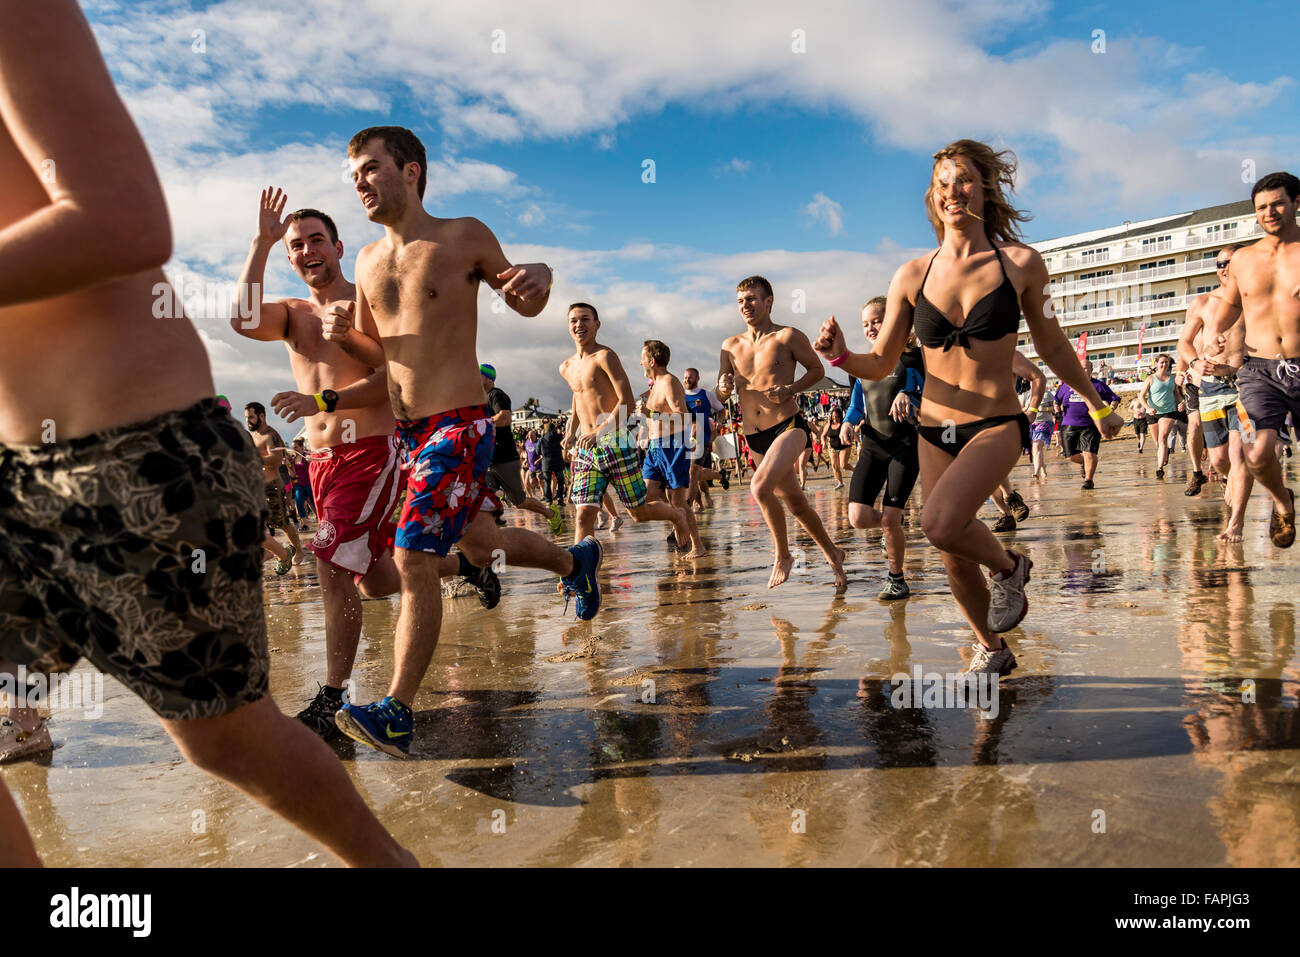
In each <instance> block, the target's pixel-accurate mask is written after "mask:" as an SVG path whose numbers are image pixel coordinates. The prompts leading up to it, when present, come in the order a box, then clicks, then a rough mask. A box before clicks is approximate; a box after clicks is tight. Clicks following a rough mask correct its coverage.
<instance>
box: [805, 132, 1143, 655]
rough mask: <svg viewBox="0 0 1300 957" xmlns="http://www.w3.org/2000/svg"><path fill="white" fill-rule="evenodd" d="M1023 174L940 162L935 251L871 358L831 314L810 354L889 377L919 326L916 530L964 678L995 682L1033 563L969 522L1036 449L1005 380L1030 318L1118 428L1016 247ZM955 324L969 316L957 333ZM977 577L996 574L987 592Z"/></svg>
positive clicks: (994, 157)
mask: <svg viewBox="0 0 1300 957" xmlns="http://www.w3.org/2000/svg"><path fill="white" fill-rule="evenodd" d="M1015 169H1016V166H1015V156H1014V155H1013V154H1011V153H1010V151H1004V152H1002V153H996V152H994V151H993V150H992V149H991V148H990V147H988V146H986V145H985V144H983V143H979V142H976V141H974V140H958V141H957V142H955V143H953V144H951V145H950V146H947V147H945V148H944V149H942V150H940V151H939V152H938V153H935V154H934V168H933V173H932V175H931V180H930V186H929V188H928V189H927V190H926V193H925V211H926V215H927V217H928V218H929V220H930V224H931V225H932V226H933V227H934V231H935V233H936V234H937V235H938V237H939V242H940V246H939V249H938V250H937V251H936V252H935V253H933V254H932V255H930V256H925V257H923V258H921V259H914V260H912V261H911V262H908V263H905V264H904V265H903V266H902V267H900V268H899V270H898V271H897V272H896V273H894V278H893V280H892V281H891V282H890V285H889V301H888V304H887V306H886V308H885V324H884V327H883V329H882V330H881V335H880V338H879V339H877V340H876V343H875V346H874V348H873V349H872V351H871V352H870V353H869V354H866V355H855V354H854V353H851V352H849V351H848V347H847V346H846V345H845V341H844V333H843V332H842V331H841V330H840V328H839V325H838V324H837V323H836V322H835V317H834V316H832V317H831V318H830V319H828V320H827V321H826V322H825V323H824V324H823V325H822V329H821V335H820V337H819V338H818V340H817V342H816V343H815V348H816V349H817V351H818V352H820V353H822V354H823V355H825V356H826V357H827V358H828V359H829V361H830V363H831V365H835V366H839V367H841V368H842V369H843V370H844V371H845V372H847V373H849V374H850V375H855V376H859V377H860V378H863V379H881V378H883V377H884V376H886V375H889V374H890V372H891V371H892V370H893V368H894V366H895V364H896V363H897V362H898V357H899V355H900V354H901V353H902V351H903V345H904V343H905V342H906V341H907V336H908V333H909V332H910V331H911V330H913V329H915V331H916V335H917V338H918V339H920V341H921V345H922V347H923V355H924V358H925V368H926V375H925V390H924V392H923V394H922V398H921V412H920V421H921V424H920V425H919V426H918V429H917V431H918V432H919V434H920V436H921V438H922V439H923V440H924V441H922V442H921V443H920V446H919V449H918V451H919V457H920V466H921V487H922V490H923V492H924V496H925V507H924V510H923V512H922V515H921V524H922V528H924V530H925V534H926V537H927V538H928V539H929V540H930V542H931V543H932V544H933V545H934V546H935V547H936V548H938V549H939V550H940V551H941V552H942V554H943V563H944V567H945V568H946V569H947V572H948V582H949V584H950V585H951V587H952V594H953V598H955V599H956V600H957V604H958V605H960V606H961V610H962V613H963V614H964V615H965V616H966V620H967V621H968V622H969V623H970V626H971V629H972V630H973V631H974V632H975V637H976V639H977V640H976V642H975V644H974V646H973V649H974V656H973V658H972V660H971V663H970V667H969V668H968V670H969V671H970V672H991V673H997V674H1007V673H1008V672H1010V671H1011V669H1012V668H1014V667H1015V666H1016V659H1015V656H1014V655H1013V654H1012V653H1011V649H1009V648H1008V647H1007V646H1006V643H1005V642H1004V641H1003V640H1002V638H1001V637H1000V633H1001V632H1004V631H1009V630H1010V629H1012V628H1014V627H1015V626H1016V625H1018V624H1019V623H1020V621H1021V619H1023V618H1024V616H1025V613H1026V612H1027V611H1028V609H1029V602H1028V599H1027V598H1026V597H1025V583H1026V582H1027V581H1028V580H1029V571H1030V569H1031V568H1032V567H1033V563H1032V562H1030V560H1029V559H1028V557H1026V556H1024V555H1021V554H1019V553H1016V552H1012V551H1009V550H1007V549H1006V548H1004V547H1003V546H1002V544H1001V543H1000V542H999V541H998V540H997V538H995V537H994V535H993V532H992V531H990V529H989V527H988V526H987V525H985V524H984V523H983V522H980V521H979V520H978V519H976V517H975V515H976V513H977V512H978V511H979V509H980V506H981V505H983V504H984V502H985V500H986V499H987V498H988V497H989V495H990V494H992V492H993V489H994V488H996V487H997V485H998V483H999V482H1001V481H1002V479H1003V478H1004V477H1005V476H1006V474H1007V473H1008V472H1009V471H1010V470H1011V467H1012V466H1013V465H1015V464H1016V462H1017V461H1019V459H1020V454H1021V449H1023V448H1026V447H1027V446H1029V444H1030V438H1029V422H1028V421H1027V420H1026V418H1025V415H1024V413H1023V412H1022V411H1020V404H1019V402H1017V401H1016V392H1015V386H1014V383H1015V377H1014V376H1013V375H1012V372H1011V368H1012V367H1011V363H1012V357H1013V355H1014V353H1015V349H1016V333H1017V330H1018V329H1019V325H1020V312H1021V310H1022V309H1023V310H1024V314H1025V319H1026V321H1027V322H1028V325H1029V332H1030V335H1031V336H1032V337H1033V340H1034V345H1035V347H1036V348H1037V350H1038V354H1039V355H1040V356H1042V357H1043V361H1044V362H1046V363H1047V365H1048V367H1049V368H1050V369H1051V370H1052V371H1053V372H1055V373H1056V374H1057V375H1058V376H1059V377H1060V378H1061V379H1062V380H1063V381H1064V382H1066V383H1068V384H1069V385H1070V386H1071V387H1072V388H1074V389H1075V390H1076V391H1077V392H1078V393H1079V394H1080V395H1081V396H1083V397H1084V398H1085V400H1086V401H1087V403H1088V407H1089V409H1090V410H1092V411H1094V412H1095V413H1096V414H1095V415H1094V418H1095V419H1097V420H1098V422H1097V427H1098V429H1100V430H1101V432H1102V433H1103V434H1104V435H1106V436H1107V437H1109V436H1112V435H1114V434H1116V433H1117V432H1118V431H1119V429H1120V427H1121V426H1122V425H1123V421H1122V420H1121V419H1120V418H1119V416H1116V415H1114V414H1113V413H1111V412H1110V408H1109V406H1107V405H1106V404H1105V403H1103V402H1102V401H1101V399H1100V397H1098V396H1097V394H1096V391H1095V390H1094V389H1093V387H1092V384H1091V383H1090V382H1089V381H1088V377H1087V376H1085V375H1084V373H1083V369H1082V368H1080V366H1079V360H1078V359H1077V358H1075V355H1074V350H1073V349H1072V348H1071V346H1070V344H1069V342H1068V341H1067V340H1066V338H1065V335H1064V334H1063V333H1062V332H1061V328H1060V325H1059V324H1058V323H1057V321H1056V318H1055V313H1054V311H1053V310H1052V308H1051V306H1050V299H1049V298H1048V297H1047V295H1046V290H1047V289H1048V275H1047V267H1046V265H1044V263H1043V258H1042V256H1040V255H1039V254H1038V252H1037V250H1035V249H1033V248H1031V247H1029V246H1026V245H1024V244H1023V243H1021V242H1020V241H1019V227H1018V225H1017V223H1019V222H1023V221H1024V220H1026V219H1028V217H1027V216H1026V215H1025V214H1024V213H1023V212H1021V211H1019V210H1017V209H1015V208H1013V207H1012V206H1011V205H1010V203H1009V202H1008V201H1007V198H1006V196H1005V194H1004V190H1010V188H1011V187H1012V185H1013V181H1014V177H1015ZM999 279H1000V281H999ZM949 316H957V317H958V318H961V317H962V316H964V317H965V318H964V319H963V320H962V321H961V322H960V324H954V323H953V321H952V320H951V319H949ZM981 567H983V568H987V569H989V573H990V575H991V580H990V582H989V583H986V582H985V578H984V574H983V572H982V570H981ZM990 586H991V593H990Z"/></svg>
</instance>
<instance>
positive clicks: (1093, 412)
mask: <svg viewBox="0 0 1300 957" xmlns="http://www.w3.org/2000/svg"><path fill="white" fill-rule="evenodd" d="M1088 414H1089V415H1090V416H1092V420H1093V421H1094V422H1100V421H1101V420H1102V419H1104V418H1106V416H1108V415H1110V409H1089V410H1088Z"/></svg>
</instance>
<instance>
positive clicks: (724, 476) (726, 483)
mask: <svg viewBox="0 0 1300 957" xmlns="http://www.w3.org/2000/svg"><path fill="white" fill-rule="evenodd" d="M718 474H719V475H721V476H722V478H720V479H718V481H719V482H721V483H722V488H723V491H726V490H727V489H729V488H731V479H729V478H727V470H726V469H721V470H719V472H718Z"/></svg>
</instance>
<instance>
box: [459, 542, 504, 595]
mask: <svg viewBox="0 0 1300 957" xmlns="http://www.w3.org/2000/svg"><path fill="white" fill-rule="evenodd" d="M456 557H457V558H459V559H460V577H461V578H463V579H465V581H467V582H469V583H470V584H471V585H473V586H474V590H475V591H476V592H478V601H479V604H480V605H482V606H483V607H484V608H495V607H496V606H497V604H498V603H499V602H500V601H501V579H500V578H498V577H497V573H496V572H494V571H493V570H492V566H490V565H487V566H484V567H483V568H479V567H478V566H477V565H471V564H470V561H469V559H468V558H466V557H465V554H464V553H463V552H457V553H456Z"/></svg>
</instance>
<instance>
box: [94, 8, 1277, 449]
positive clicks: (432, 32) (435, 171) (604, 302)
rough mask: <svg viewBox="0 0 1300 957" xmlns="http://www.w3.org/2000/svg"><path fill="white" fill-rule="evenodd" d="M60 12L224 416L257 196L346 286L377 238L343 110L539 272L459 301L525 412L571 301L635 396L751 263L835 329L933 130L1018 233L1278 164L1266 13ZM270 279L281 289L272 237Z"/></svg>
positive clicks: (250, 375)
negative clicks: (69, 21)
mask: <svg viewBox="0 0 1300 957" xmlns="http://www.w3.org/2000/svg"><path fill="white" fill-rule="evenodd" d="M82 7H83V9H84V10H85V12H86V15H87V17H88V19H89V20H90V23H91V26H92V28H93V29H94V31H95V34H96V36H97V38H98V39H99V42H100V46H101V49H102V50H103V51H104V55H105V58H106V60H107V62H108V65H109V69H110V70H111V72H112V74H113V77H114V79H115V81H116V82H117V84H118V88H119V90H120V91H121V93H122V95H123V98H124V100H125V101H126V104H127V106H128V108H129V109H130V110H131V112H132V115H133V116H134V117H135V119H136V122H137V124H138V125H139V126H140V128H141V130H142V132H143V134H144V137H145V140H146V142H147V143H148V145H149V148H150V152H151V154H152V156H153V159H154V163H155V165H156V167H157V169H158V173H159V175H160V177H161V179H162V182H163V187H164V190H165V192H166V195H167V200H168V203H169V208H170V210H171V216H172V222H173V233H174V238H175V251H174V253H173V258H172V260H171V262H170V263H169V264H168V265H167V267H166V270H167V273H168V275H169V276H170V277H171V279H172V281H173V283H174V284H175V285H176V286H177V287H178V289H179V290H180V292H181V295H182V296H183V297H184V298H185V300H186V303H187V312H188V313H189V314H190V316H191V317H192V318H193V320H194V322H195V325H196V326H197V327H198V329H199V332H200V335H201V336H202V337H203V340H204V343H205V345H206V346H207V349H208V353H209V356H210V358H211V361H212V367H213V372H214V375H215V377H216V382H217V388H218V390H219V391H221V392H223V393H224V394H226V395H228V396H229V397H230V399H231V400H232V402H233V403H234V404H235V407H236V409H238V408H239V407H241V406H242V405H243V403H244V402H246V401H249V400H253V399H256V400H260V401H262V402H263V403H268V402H269V399H270V396H271V395H273V394H274V393H276V392H279V391H282V390H285V389H290V388H293V387H294V386H293V379H292V375H291V373H290V370H289V363H288V357H287V354H286V351H285V346H284V345H283V344H280V343H258V342H252V341H249V340H244V339H242V338H241V337H239V336H238V335H237V334H235V333H234V332H233V331H232V330H231V329H230V327H229V324H228V321H227V319H226V315H227V312H226V309H227V306H226V303H227V302H228V301H229V295H230V290H231V289H232V288H233V287H232V284H233V283H234V281H235V280H236V279H237V277H238V275H239V272H240V268H241V266H242V265H243V262H244V259H245V257H246V256H247V253H248V248H249V244H250V242H251V240H252V238H253V234H254V228H255V225H256V221H257V206H258V200H259V194H260V191H261V189H262V188H263V187H264V186H279V187H282V188H284V189H285V190H286V192H287V193H288V198H289V207H288V208H291V209H292V208H299V207H306V206H310V207H315V208H318V209H322V210H324V211H326V212H328V213H330V215H332V216H333V217H334V218H335V220H336V221H337V222H338V225H339V230H340V234H341V239H342V241H343V244H344V260H343V261H344V267H345V275H346V276H347V277H348V278H349V279H351V278H353V276H354V274H353V269H352V266H353V264H354V262H355V257H356V253H357V251H358V250H359V249H360V248H361V247H362V246H364V245H365V244H366V243H369V242H371V241H373V240H375V239H376V238H378V237H379V236H381V235H382V229H381V228H380V227H378V226H375V225H374V224H372V223H370V222H369V221H368V220H367V219H366V217H365V214H364V212H363V210H362V208H361V205H360V203H359V201H358V200H357V197H356V194H355V192H354V191H353V189H352V187H351V184H350V181H349V179H348V177H347V175H346V146H347V141H348V139H349V138H350V136H351V135H352V134H353V133H355V132H356V131H357V130H359V129H362V128H363V127H366V126H371V125H384V124H392V125H401V126H406V127H409V128H410V129H412V130H414V131H415V132H416V134H417V135H418V136H419V137H420V138H421V140H422V141H423V142H424V144H425V147H426V149H427V152H428V159H429V167H430V168H429V184H428V190H427V192H426V195H425V206H426V208H427V209H428V210H429V212H430V213H432V214H433V215H435V216H444V217H455V216H474V217H476V218H478V219H480V220H482V221H483V222H485V223H486V224H487V225H488V226H489V227H490V228H491V229H492V230H493V231H494V232H495V233H496V235H497V237H498V238H499V239H500V241H501V244H502V246H503V248H504V251H505V253H506V256H507V258H509V259H510V261H511V262H516V263H520V262H538V261H542V262H546V263H548V264H549V265H551V266H552V268H553V269H554V271H555V287H554V289H553V291H552V293H551V299H550V303H549V305H548V306H547V308H546V309H545V310H544V311H543V312H542V314H541V315H540V316H537V317H535V318H532V319H526V318H524V317H521V316H518V315H516V314H514V313H510V312H507V313H506V314H505V315H500V314H497V313H495V312H493V311H492V310H491V308H490V300H489V293H488V290H487V287H486V286H484V287H482V289H481V292H480V299H479V303H480V308H479V337H478V355H479V360H480V361H482V362H491V363H492V364H494V365H495V366H496V368H497V370H498V384H499V385H500V386H501V387H502V388H504V389H505V391H506V392H507V393H509V394H510V396H511V398H512V399H513V401H514V404H515V406H516V407H518V406H520V405H522V404H523V403H524V401H525V400H526V399H528V398H536V399H538V400H539V401H540V402H541V405H542V407H543V408H548V409H556V408H567V407H568V405H569V398H570V397H569V393H568V391H567V389H566V388H565V385H564V382H563V380H562V379H560V377H559V374H558V371H557V368H558V366H559V364H560V362H561V361H562V360H563V359H564V358H565V357H566V356H567V355H569V354H570V353H571V352H572V350H573V345H572V342H571V340H570V339H569V336H568V331H567V327H566V324H565V306H566V305H567V304H568V303H569V302H573V301H578V300H582V301H587V302H592V303H594V304H595V305H596V306H597V307H598V309H599V310H600V316H601V320H602V324H601V331H600V338H601V340H602V341H604V342H605V343H606V344H608V345H610V346H611V347H613V348H614V349H616V351H617V352H618V353H619V355H620V357H621V358H622V360H623V363H624V365H625V366H626V367H627V368H628V369H629V371H630V373H631V375H632V379H633V385H634V387H638V386H639V383H640V381H641V376H640V373H639V372H637V368H636V367H637V364H638V355H639V353H640V348H641V343H642V342H643V341H644V340H645V339H650V338H654V339H661V340H663V341H664V342H666V343H667V344H668V345H669V346H670V348H671V349H672V361H671V362H670V366H669V368H670V369H671V370H672V371H674V372H677V373H678V374H680V372H681V370H682V369H683V368H685V367H686V366H688V365H693V366H696V367H698V368H699V369H700V370H701V372H702V373H703V379H704V381H705V382H706V383H711V382H712V381H713V380H714V378H715V377H716V371H717V366H718V353H719V347H720V345H721V342H722V340H723V339H724V338H725V337H726V336H728V335H731V334H733V333H735V332H739V331H742V330H743V328H744V323H743V321H742V320H741V319H740V317H739V315H738V313H737V310H736V305H735V286H736V283H737V282H738V281H739V280H740V279H742V278H744V277H745V276H748V275H751V274H755V273H757V274H761V275H764V276H766V277H767V278H768V279H769V280H770V281H771V282H772V284H773V286H774V287H775V293H776V299H775V305H774V308H773V318H774V319H775V320H776V321H777V322H780V323H783V324H790V325H794V326H796V327H798V328H800V329H802V330H803V331H804V332H806V333H808V334H809V335H810V336H815V334H816V330H817V328H818V326H819V325H820V323H821V322H822V320H823V319H825V318H826V317H827V316H828V315H831V314H834V315H836V316H837V317H839V318H840V319H841V320H847V321H848V323H849V325H850V327H851V328H853V327H856V321H857V314H858V309H859V307H860V306H861V304H862V303H863V302H865V301H866V300H867V299H869V298H870V297H871V296H873V295H877V294H880V293H883V292H884V291H885V290H886V288H887V287H888V283H889V278H890V276H891V275H892V274H893V271H894V270H895V269H896V268H897V267H898V266H899V265H900V264H901V263H902V262H904V261H906V260H907V259H910V258H912V257H915V256H918V255H922V254H923V253H924V252H926V251H927V250H929V249H932V248H934V245H935V239H934V234H933V232H932V231H931V230H930V227H929V225H928V223H927V222H926V219H925V214H924V209H923V203H922V194H923V193H924V191H925V188H926V185H927V184H928V181H929V175H930V166H931V160H930V157H931V155H932V154H933V153H934V152H935V151H936V150H938V149H940V148H941V147H943V146H944V145H946V144H947V143H949V142H951V141H953V140H956V139H959V138H967V137H969V138H974V139H980V140H984V141H985V142H988V143H990V144H993V145H995V146H997V147H998V148H1006V149H1011V150H1013V151H1014V152H1015V154H1016V155H1017V157H1018V159H1019V174H1018V178H1017V189H1016V194H1015V197H1014V198H1015V201H1016V204H1017V205H1018V206H1019V207H1020V208H1023V209H1027V210H1028V211H1029V212H1030V213H1032V215H1033V219H1032V220H1031V221H1030V222H1029V223H1028V224H1027V225H1026V227H1025V239H1026V240H1027V241H1030V242H1033V241H1038V240H1045V239H1051V238H1054V237H1057V236H1061V235H1065V234H1070V233H1075V232H1081V231H1084V230H1089V229H1096V228H1101V227H1104V226H1108V225H1115V224H1119V223H1122V222H1124V221H1125V220H1131V221H1139V220H1143V219H1148V218H1153V217H1157V216H1162V215H1171V214H1174V213H1177V212H1182V211H1186V210H1191V209H1196V208H1198V207H1201V206H1208V205H1214V204H1217V203H1225V202H1231V201H1234V200H1238V199H1245V198H1248V196H1249V190H1250V186H1249V183H1248V182H1247V181H1246V180H1245V179H1244V178H1243V177H1244V176H1245V175H1246V174H1245V173H1244V172H1243V170H1244V169H1247V168H1253V169H1255V170H1256V171H1257V174H1258V175H1263V174H1264V173H1266V172H1269V171H1271V170H1274V169H1284V168H1285V169H1291V170H1293V171H1294V170H1295V169H1296V168H1297V166H1300V162H1298V161H1297V157H1298V156H1300V133H1298V132H1297V130H1296V125H1295V123H1294V117H1295V116H1297V115H1300V109H1298V108H1300V93H1298V92H1297V87H1296V77H1295V74H1296V73H1297V71H1298V68H1297V66H1296V61H1295V58H1294V54H1293V47H1294V43H1293V38H1294V35H1295V27H1296V25H1297V22H1300V14H1297V13H1296V12H1295V5H1294V3H1293V2H1275V0H1264V2H1256V3H1252V4H1250V5H1248V6H1244V5H1243V6H1234V5H1225V4H1223V3H1208V2H1166V0H1149V2H1147V3H1145V4H1141V5H1136V6H1135V5H1133V4H1131V3H1128V2H1115V3H1111V2H1105V3H1087V2H1084V3H1050V2H1046V0H972V2H948V0H908V2H907V3H900V2H897V0H895V2H879V0H849V2H842V3H841V2H833V0H827V2H816V3H811V2H810V3H800V4H791V3H777V2H767V0H754V2H744V3H728V2H713V3H709V2H702V0H690V2H674V0H664V2H657V3H655V4H637V5H633V4H609V5H597V4H591V3H588V2H577V0H574V2H567V0H548V2H547V3H545V4H536V3H491V2H484V0H474V2H457V0H439V2H437V3H433V2H428V0H346V2H345V0H317V2H314V3H312V4H309V5H290V4H287V3H284V2H282V0H215V2H199V0H194V2H179V0H157V2H152V0H132V2H113V0H82ZM266 288H267V294H268V296H271V297H279V296H295V295H303V294H304V292H305V287H304V286H303V285H302V283H301V282H300V280H298V278H297V277H296V276H295V275H294V274H293V273H292V271H291V270H290V269H289V267H288V265H287V263H286V262H285V261H284V260H283V259H282V258H281V257H278V256H277V257H273V259H272V265H271V267H270V268H269V269H268V271H267V276H266ZM850 341H851V343H852V341H853V340H852V339H851V340H850ZM272 424H273V425H280V426H283V423H279V422H278V421H277V420H276V419H275V418H274V416H272ZM284 428H285V430H286V431H288V432H294V431H296V429H295V428H291V427H287V426H286V427H284Z"/></svg>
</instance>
